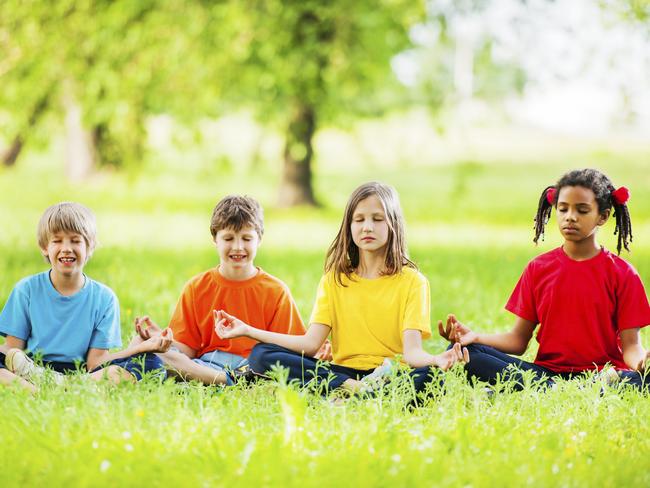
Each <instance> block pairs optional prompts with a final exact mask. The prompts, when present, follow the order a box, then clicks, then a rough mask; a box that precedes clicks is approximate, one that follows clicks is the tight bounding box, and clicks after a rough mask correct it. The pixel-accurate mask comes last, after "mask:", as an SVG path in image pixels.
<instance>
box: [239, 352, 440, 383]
mask: <svg viewBox="0 0 650 488" xmlns="http://www.w3.org/2000/svg"><path fill="white" fill-rule="evenodd" d="M248 363H249V365H250V368H251V369H252V370H253V371H254V372H256V373H258V374H265V373H268V372H269V371H271V368H272V367H273V366H276V365H277V366H282V367H283V368H286V369H287V370H288V371H289V376H288V380H289V381H298V382H299V383H300V385H301V386H305V385H308V384H309V385H314V386H324V387H325V388H326V389H329V390H333V389H335V388H338V387H339V386H341V385H342V384H343V383H344V382H345V381H346V380H348V379H353V380H360V379H361V378H363V377H364V376H366V375H369V374H370V373H372V371H373V370H372V369H355V368H348V367H345V366H339V365H338V364H332V363H325V362H322V361H319V360H317V359H314V358H312V357H308V356H303V355H302V354H299V353H297V352H293V351H290V350H289V349H285V348H284V347H280V346H276V345H275V344H257V345H256V346H255V347H254V348H253V350H252V352H251V354H250V356H249V357H248ZM409 374H410V376H411V378H413V383H414V385H415V391H416V392H420V391H423V390H424V389H425V386H426V384H427V383H428V382H430V381H432V380H433V378H434V376H433V375H432V374H431V368H429V367H425V368H416V369H412V370H411V371H410V373H409Z"/></svg>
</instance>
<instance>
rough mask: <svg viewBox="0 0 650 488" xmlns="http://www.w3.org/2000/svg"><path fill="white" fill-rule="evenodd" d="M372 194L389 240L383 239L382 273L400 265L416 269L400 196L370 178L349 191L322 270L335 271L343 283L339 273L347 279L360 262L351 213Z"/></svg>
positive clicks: (391, 188) (395, 270) (398, 269)
mask: <svg viewBox="0 0 650 488" xmlns="http://www.w3.org/2000/svg"><path fill="white" fill-rule="evenodd" d="M372 195H375V196H376V197H377V198H378V199H379V201H380V202H381V204H382V206H383V207H384V212H385V214H386V223H387V224H388V230H389V232H388V242H387V243H386V258H385V261H384V266H385V269H384V271H383V274H385V275H394V274H398V273H400V272H401V271H402V267H403V266H407V267H409V268H414V269H417V266H416V265H415V263H414V262H413V261H411V260H410V259H409V258H408V251H407V248H406V238H405V232H404V217H403V215H402V209H401V207H400V204H399V197H398V196H397V192H396V191H395V189H394V188H393V187H392V186H389V185H385V184H383V183H378V182H375V181H371V182H369V183H364V184H363V185H361V186H360V187H358V188H357V189H356V190H354V191H353V192H352V195H350V198H349V200H348V203H347V205H346V206H345V212H344V214H343V221H342V222H341V227H340V228H339V232H338V234H337V235H336V238H335V239H334V241H333V242H332V244H331V245H330V247H329V249H328V250H327V257H326V258H325V272H326V273H327V272H329V271H332V272H334V279H335V280H336V282H337V283H338V284H339V285H341V286H345V285H343V281H342V276H341V275H345V276H346V277H347V278H348V279H350V275H351V274H352V273H353V272H354V270H355V269H356V268H357V267H358V266H359V248H358V247H357V245H356V244H355V243H354V241H353V240H352V231H351V229H350V227H351V225H352V216H353V214H354V211H355V209H356V208H357V205H358V204H359V202H360V201H361V200H365V199H366V198H368V197H370V196H372Z"/></svg>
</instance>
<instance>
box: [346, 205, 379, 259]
mask: <svg viewBox="0 0 650 488" xmlns="http://www.w3.org/2000/svg"><path fill="white" fill-rule="evenodd" d="M350 231H351V233H352V240H353V241H354V243H355V244H356V245H357V247H358V248H359V250H360V251H367V252H385V250H386V243H387V242H388V222H386V213H385V212H384V207H383V205H382V204H381V201H380V200H379V198H377V196H376V195H370V196H369V197H368V198H364V199H363V200H361V201H360V202H359V203H358V204H357V207H356V208H355V209H354V213H353V214H352V224H351V225H350Z"/></svg>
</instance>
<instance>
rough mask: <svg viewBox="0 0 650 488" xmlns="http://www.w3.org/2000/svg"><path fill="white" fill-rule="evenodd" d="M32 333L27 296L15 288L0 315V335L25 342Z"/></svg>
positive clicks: (17, 287)
mask: <svg viewBox="0 0 650 488" xmlns="http://www.w3.org/2000/svg"><path fill="white" fill-rule="evenodd" d="M31 332H32V322H31V320H30V318H29V294H28V293H27V292H26V291H25V290H22V289H20V288H19V286H16V287H15V288H14V289H13V290H12V291H11V293H10V295H9V298H8V299H7V303H5V306H4V308H3V309H2V313H1V314H0V335H2V336H3V337H6V336H8V335H9V336H13V337H17V338H18V339H22V340H24V341H26V340H27V339H29V336H30V334H31Z"/></svg>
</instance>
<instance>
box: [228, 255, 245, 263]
mask: <svg viewBox="0 0 650 488" xmlns="http://www.w3.org/2000/svg"><path fill="white" fill-rule="evenodd" d="M229 257H230V259H232V260H233V261H242V260H244V259H246V256H245V255H243V254H232V255H231V256H229Z"/></svg>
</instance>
